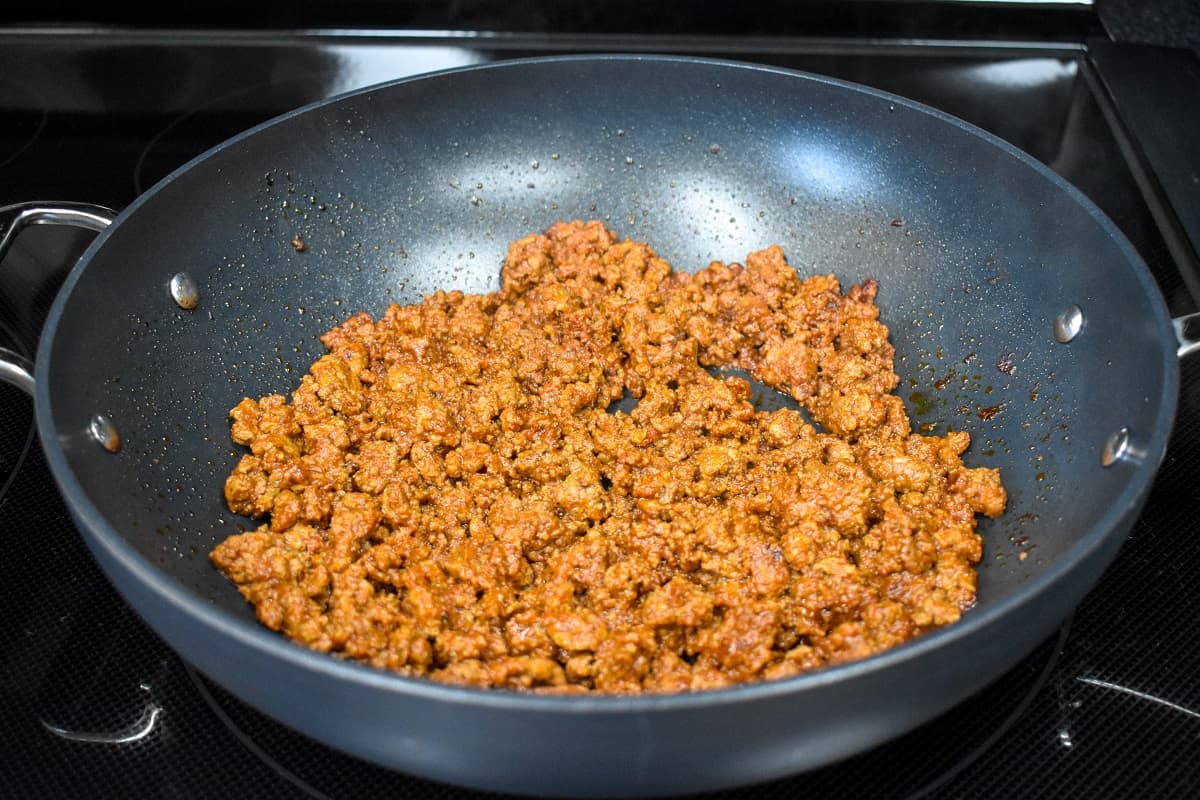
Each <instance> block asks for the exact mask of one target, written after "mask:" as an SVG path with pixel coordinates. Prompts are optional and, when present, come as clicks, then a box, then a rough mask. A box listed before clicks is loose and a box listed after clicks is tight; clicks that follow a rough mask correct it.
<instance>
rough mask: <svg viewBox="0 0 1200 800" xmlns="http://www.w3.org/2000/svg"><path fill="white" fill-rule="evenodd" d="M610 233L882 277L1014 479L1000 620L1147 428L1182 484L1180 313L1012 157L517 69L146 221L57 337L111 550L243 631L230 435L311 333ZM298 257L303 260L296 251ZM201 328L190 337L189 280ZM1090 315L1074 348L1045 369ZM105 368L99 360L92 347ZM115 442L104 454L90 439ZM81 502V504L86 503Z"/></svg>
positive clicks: (846, 277)
mask: <svg viewBox="0 0 1200 800" xmlns="http://www.w3.org/2000/svg"><path fill="white" fill-rule="evenodd" d="M559 219H601V220H604V221H605V222H606V223H607V224H608V225H609V226H610V227H611V228H613V229H614V230H616V231H617V232H618V233H619V234H620V235H621V236H623V237H629V238H637V239H641V240H645V241H648V242H650V243H651V245H652V246H654V247H655V248H656V249H657V250H658V252H659V253H660V254H661V255H662V256H664V257H665V258H666V259H667V260H668V261H670V262H671V263H672V264H673V265H675V266H676V267H677V268H681V269H687V270H694V269H697V268H700V267H703V266H704V265H706V264H707V263H708V262H709V261H711V260H714V259H721V260H726V261H732V260H741V259H742V258H743V257H744V256H745V254H746V253H747V252H749V251H752V250H756V249H760V248H762V247H766V246H768V245H770V244H776V243H778V244H780V245H782V247H783V248H784V250H785V252H786V253H787V255H788V258H789V261H790V262H791V263H792V264H793V265H794V266H795V267H796V268H797V270H799V271H800V272H801V273H802V274H805V275H807V274H812V273H816V272H821V273H826V272H832V273H835V274H836V275H838V276H839V278H840V279H841V280H842V282H843V285H844V286H849V285H850V284H851V283H856V282H860V281H862V280H865V279H867V278H875V279H877V280H878V281H879V283H880V287H881V288H880V293H879V305H880V307H881V309H882V312H883V316H884V319H885V321H886V322H888V324H889V325H890V327H891V331H892V339H893V343H894V344H895V346H896V350H897V359H898V360H897V371H898V372H899V374H900V376H901V386H900V392H901V394H902V396H903V397H904V399H905V401H906V404H907V406H908V408H909V411H910V414H912V416H913V418H914V421H915V423H916V424H918V425H924V426H926V429H927V430H930V431H933V432H937V433H943V432H945V431H946V430H947V429H949V428H953V429H956V430H967V431H969V432H970V433H971V435H972V437H973V444H972V447H971V450H970V451H969V453H968V455H967V461H968V463H969V464H971V465H973V466H995V467H999V468H1000V469H1001V470H1002V474H1003V478H1004V481H1005V484H1006V486H1007V488H1008V490H1009V494H1010V504H1009V511H1008V513H1007V514H1006V515H1005V516H1004V517H1003V518H1002V519H1000V520H998V521H995V522H990V521H985V522H984V523H983V526H982V530H983V532H984V534H985V537H986V553H985V561H984V564H983V565H982V568H981V573H980V574H981V581H980V593H979V608H980V609H985V608H987V607H989V606H992V605H995V604H997V603H999V602H1002V601H1003V600H1004V599H1005V598H1008V597H1011V596H1012V595H1014V594H1015V593H1018V592H1020V591H1021V589H1022V587H1023V586H1025V585H1026V584H1027V583H1028V582H1029V581H1030V580H1031V579H1033V578H1035V577H1037V576H1038V575H1040V574H1042V573H1044V572H1045V571H1047V570H1050V569H1053V568H1055V567H1056V565H1058V564H1059V563H1060V562H1061V561H1062V560H1063V559H1064V558H1067V557H1068V555H1069V552H1068V551H1069V550H1070V548H1071V547H1072V546H1073V545H1075V544H1076V543H1078V542H1080V541H1081V540H1082V539H1083V538H1084V537H1087V536H1089V535H1093V536H1094V535H1096V533H1095V529H1096V526H1097V525H1098V524H1100V523H1101V522H1102V520H1104V519H1105V514H1106V513H1108V512H1109V510H1110V506H1111V504H1112V502H1113V500H1114V498H1118V497H1119V496H1121V494H1122V492H1123V491H1125V490H1126V489H1127V487H1128V486H1130V485H1131V484H1132V483H1137V482H1142V483H1143V484H1144V483H1145V482H1146V481H1148V477H1146V476H1145V474H1144V473H1145V471H1146V470H1149V469H1152V468H1153V466H1154V465H1155V464H1156V463H1157V462H1156V458H1157V455H1156V454H1155V453H1154V452H1151V453H1150V455H1149V459H1148V460H1150V461H1151V462H1153V463H1149V464H1144V465H1143V466H1141V467H1138V466H1137V465H1134V464H1130V463H1119V464H1117V465H1116V466H1115V467H1113V468H1110V469H1105V468H1104V467H1102V466H1101V465H1100V459H1099V452H1100V448H1101V445H1102V443H1103V440H1104V438H1105V437H1106V436H1107V435H1108V434H1109V433H1111V432H1113V431H1116V430H1118V429H1119V428H1122V427H1128V428H1129V429H1130V430H1131V431H1132V432H1134V435H1135V436H1137V437H1140V441H1143V442H1146V443H1147V444H1148V445H1149V446H1150V447H1151V449H1152V450H1153V448H1154V447H1157V448H1158V455H1161V446H1162V441H1160V440H1165V433H1164V432H1163V430H1162V429H1163V427H1164V426H1165V425H1167V424H1168V423H1167V422H1166V420H1164V419H1162V418H1161V416H1162V410H1161V409H1162V404H1161V402H1160V397H1161V394H1162V392H1163V391H1164V386H1167V385H1168V383H1169V364H1170V361H1169V358H1167V357H1164V352H1166V349H1165V348H1164V344H1163V340H1162V333H1163V324H1164V317H1163V312H1162V310H1161V301H1160V300H1159V299H1158V298H1157V297H1156V296H1155V295H1154V293H1153V290H1152V289H1150V288H1149V286H1148V284H1147V279H1146V278H1145V277H1144V271H1139V268H1138V267H1137V264H1136V256H1134V255H1133V253H1132V250H1131V249H1130V248H1129V247H1128V245H1126V244H1124V242H1123V240H1120V239H1119V238H1117V235H1116V234H1115V231H1114V229H1113V228H1112V226H1111V225H1109V224H1107V223H1105V222H1104V221H1103V220H1102V219H1101V218H1100V217H1099V216H1098V214H1097V213H1096V212H1094V211H1093V210H1091V207H1090V206H1088V205H1085V204H1084V203H1083V202H1081V200H1080V197H1079V196H1078V195H1077V194H1076V193H1074V192H1073V191H1068V190H1066V189H1065V188H1064V186H1063V185H1062V184H1061V183H1059V182H1057V181H1055V180H1053V179H1051V178H1050V177H1049V176H1048V173H1046V172H1044V171H1042V170H1040V169H1037V168H1035V167H1034V166H1032V165H1031V164H1030V163H1029V162H1028V161H1026V160H1025V159H1023V158H1022V157H1021V156H1019V155H1018V154H1016V153H1015V152H1013V151H1011V150H1010V149H1008V148H1006V147H1002V146H999V145H997V144H995V143H994V142H993V141H991V140H989V139H986V138H983V137H981V136H980V135H978V133H977V132H975V131H973V130H972V129H968V128H966V127H965V126H962V125H960V124H956V123H953V122H950V121H948V120H947V119H946V118H944V117H941V116H940V115H936V114H932V113H930V112H929V111H928V110H926V109H923V108H920V107H917V106H914V105H912V104H909V103H906V102H903V101H899V100H896V99H895V98H889V97H887V96H883V95H880V94H877V93H874V92H870V91H862V90H857V89H852V88H847V86H845V85H844V84H839V83H836V82H831V81H826V80H823V79H817V78H813V77H806V76H799V75H796V74H794V73H792V74H789V73H784V72H780V71H773V70H765V69H759V68H748V67H735V66H730V65H720V64H715V63H698V62H693V61H686V60H656V59H581V60H576V61H570V60H568V61H557V62H553V61H545V62H532V63H524V64H512V65H507V66H503V67H500V68H492V69H486V70H468V71H462V72H457V73H450V74H444V75H439V76H434V77H429V78H426V79H422V80H416V81H407V82H401V83H398V84H394V85H390V86H387V87H383V88H378V89H375V90H371V91H367V92H365V93H359V94H354V95H350V96H347V97H345V98H343V99H340V100H338V101H336V102H332V103H330V104H325V105H322V106H319V107H316V108H313V109H309V110H306V111H303V112H302V113H297V114H293V115H290V116H288V117H286V118H283V119H281V120H280V121H277V122H276V123H274V124H270V125H268V126H266V127H263V128H261V129H258V130H256V131H254V132H251V133H250V134H248V135H245V136H243V137H240V138H239V139H237V140H235V141H234V142H232V143H231V144H228V145H226V146H223V147H221V148H218V149H217V150H215V151H213V152H211V153H210V154H208V155H206V156H204V157H202V158H201V159H200V160H199V161H198V162H196V163H193V164H192V165H191V166H190V167H188V168H186V169H184V170H182V171H181V172H179V173H177V174H176V175H174V176H173V177H171V178H169V179H167V180H166V181H165V182H164V183H162V184H160V185H159V186H157V187H156V188H155V189H153V190H152V191H151V192H149V193H148V194H147V195H145V196H143V197H142V198H141V199H140V200H139V201H138V202H137V203H136V204H135V206H134V207H132V208H131V209H129V210H128V211H127V212H126V213H125V214H124V215H123V216H122V218H121V220H120V221H119V222H118V224H116V225H115V226H114V227H113V228H112V229H111V230H110V231H109V232H108V233H107V234H106V235H105V236H104V237H103V238H102V240H101V241H100V242H99V243H98V244H99V246H98V247H96V248H94V249H93V250H92V251H90V255H89V256H87V257H85V260H84V263H83V264H81V267H80V268H79V269H78V270H77V271H76V273H75V275H74V276H73V278H72V280H71V281H70V282H69V285H68V289H67V291H66V292H65V293H64V296H63V298H61V299H60V305H61V313H60V314H59V316H58V318H57V325H56V328H55V329H54V330H52V331H50V334H51V335H52V339H51V340H50V341H51V343H50V345H49V346H48V347H44V348H43V353H44V354H45V353H47V352H48V354H49V366H48V369H47V372H46V374H47V375H48V393H49V398H50V400H49V404H50V405H49V407H50V411H51V421H50V424H52V425H53V427H54V429H55V431H56V434H57V438H56V439H55V440H54V441H49V442H48V443H47V446H48V447H49V448H52V449H53V448H58V449H60V450H61V452H62V454H63V456H64V457H65V460H66V463H67V464H68V465H69V467H70V470H71V471H72V472H73V474H74V476H75V479H76V480H77V481H78V484H79V487H80V489H81V490H82V492H83V493H84V494H86V497H87V500H88V502H90V504H92V505H93V506H94V507H95V509H96V511H97V512H98V514H99V515H100V516H101V517H102V520H103V523H102V525H101V526H100V531H99V533H98V534H97V535H100V536H110V537H119V538H120V539H122V540H123V541H124V542H125V543H127V544H128V545H129V546H131V547H132V548H134V549H135V550H136V551H137V552H138V553H139V554H141V556H143V557H144V558H145V559H146V560H147V561H148V562H149V563H150V564H152V565H154V566H155V567H156V568H157V569H159V570H161V571H162V572H163V573H165V574H166V575H168V576H170V578H171V579H173V580H174V581H175V582H176V583H177V584H178V585H180V586H182V587H184V588H185V589H186V590H187V591H189V592H191V593H194V594H195V595H196V596H198V597H200V598H203V599H204V600H205V601H207V602H209V603H212V604H215V605H216V606H218V607H220V608H222V609H225V610H227V611H229V612H231V613H233V614H236V615H238V616H240V617H242V618H244V619H246V620H247V621H251V620H252V619H253V614H252V612H251V610H250V609H249V607H248V606H246V604H245V603H244V602H243V601H242V600H241V598H240V596H239V595H238V594H237V592H236V591H235V590H234V588H233V587H232V585H230V584H229V583H228V582H227V581H226V580H225V579H224V578H223V577H222V576H221V575H219V574H218V573H217V572H216V571H215V570H214V569H213V567H212V566H211V565H210V563H209V561H208V553H209V551H210V550H211V549H212V547H213V546H214V545H215V544H216V543H217V542H218V541H220V540H221V539H222V538H223V537H225V536H226V535H228V534H230V533H233V532H236V531H238V530H241V529H246V528H248V527H252V526H253V525H255V524H256V523H254V522H252V521H250V520H247V519H242V518H238V517H236V516H234V515H233V514H231V513H230V512H229V511H228V510H227V509H226V507H225V505H224V502H223V498H222V486H223V482H224V479H225V477H226V475H227V474H228V472H229V470H230V469H231V468H232V466H233V465H234V464H235V463H236V461H237V459H238V458H239V456H240V453H239V452H238V451H237V448H235V447H234V446H233V445H232V444H231V442H230V440H229V429H228V418H227V413H228V410H229V409H230V408H232V407H233V406H234V405H235V404H236V403H237V402H238V401H239V400H240V399H241V398H243V397H245V396H255V397H257V396H261V395H263V394H268V393H287V392H289V391H291V389H292V388H294V387H295V385H296V384H297V383H298V381H299V379H300V376H301V375H302V374H303V373H304V371H305V370H306V368H307V366H308V365H309V364H310V363H311V362H312V361H313V360H314V359H315V358H316V357H317V356H319V355H320V354H321V353H322V352H323V350H322V347H321V345H320V342H319V341H318V337H319V336H320V334H321V333H323V332H324V331H326V330H328V329H329V328H331V327H332V326H334V325H335V324H337V323H338V322H340V321H341V320H343V319H344V318H345V317H347V316H349V315H351V314H353V313H355V312H357V311H360V310H366V311H369V312H371V313H372V314H379V313H381V312H382V311H383V309H384V308H385V307H386V305H387V304H388V303H390V302H402V303H403V302H411V301H415V300H418V299H419V298H421V297H422V296H424V295H425V294H427V293H429V292H431V291H434V290H436V289H460V290H463V291H467V292H484V291H490V290H492V289H494V288H496V287H497V286H498V279H499V265H500V263H501V260H502V258H503V255H504V252H505V248H506V245H507V243H508V242H509V241H511V240H513V239H515V238H518V237H520V236H522V235H524V234H527V233H529V232H533V231H537V230H541V229H544V228H546V227H547V226H548V225H550V224H551V223H552V222H554V221H556V220H559ZM296 237H300V238H302V239H303V241H304V248H303V251H301V250H300V249H299V248H298V247H297V246H295V242H294V240H295V239H296ZM179 272H186V273H188V274H189V275H191V276H192V277H193V278H194V279H195V281H196V283H197V285H198V286H199V291H200V302H199V305H198V306H197V307H196V308H195V309H194V310H190V311H186V310H183V309H181V308H179V307H178V306H177V305H176V304H175V303H174V302H173V301H172V298H171V295H170V293H169V288H168V287H169V283H170V281H171V278H172V276H174V275H175V274H176V273H179ZM1070 305H1078V306H1079V307H1080V308H1081V309H1083V312H1084V314H1085V318H1086V324H1085V327H1084V331H1083V333H1082V334H1081V335H1080V336H1079V337H1077V338H1076V339H1075V340H1074V341H1072V342H1070V343H1068V344H1062V343H1059V342H1058V341H1056V340H1055V337H1054V333H1053V325H1054V319H1055V316H1056V314H1058V313H1059V312H1060V311H1061V310H1063V309H1064V308H1066V307H1068V306H1070ZM97 342H102V343H103V348H102V349H98V348H97V346H96V343H97ZM96 413H103V414H105V415H107V416H108V417H109V418H110V419H112V420H113V422H114V423H115V425H116V426H117V428H118V429H119V431H120V434H121V440H122V443H123V446H122V449H121V450H120V452H119V453H117V454H116V455H112V454H109V453H107V452H105V451H104V450H102V449H101V448H99V447H97V446H95V444H94V443H93V442H92V441H91V440H90V439H89V438H88V437H87V434H86V431H87V428H88V424H89V420H90V419H91V417H92V416H93V415H94V414H96ZM70 491H71V490H70V488H69V487H68V493H70Z"/></svg>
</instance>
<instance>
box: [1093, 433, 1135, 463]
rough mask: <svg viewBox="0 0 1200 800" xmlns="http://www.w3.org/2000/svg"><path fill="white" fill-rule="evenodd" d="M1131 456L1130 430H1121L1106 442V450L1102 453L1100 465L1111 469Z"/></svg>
mask: <svg viewBox="0 0 1200 800" xmlns="http://www.w3.org/2000/svg"><path fill="white" fill-rule="evenodd" d="M1130 454H1131V451H1130V447H1129V428H1121V430H1119V431H1117V432H1116V433H1114V434H1113V435H1112V436H1109V437H1108V440H1107V441H1105V442H1104V449H1103V450H1101V451H1100V463H1101V464H1103V465H1104V466H1106V467H1111V466H1112V465H1113V464H1115V463H1117V462H1118V461H1120V460H1122V459H1124V458H1127V457H1128V456H1129V455H1130Z"/></svg>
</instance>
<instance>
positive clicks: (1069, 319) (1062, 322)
mask: <svg viewBox="0 0 1200 800" xmlns="http://www.w3.org/2000/svg"><path fill="white" fill-rule="evenodd" d="M1081 330H1083V309H1081V308H1080V307H1079V306H1077V305H1073V304H1072V305H1069V306H1067V307H1066V308H1065V309H1063V310H1062V311H1061V312H1059V314H1058V316H1057V317H1055V318H1054V338H1055V339H1058V340H1059V341H1060V342H1062V343H1063V344H1066V343H1067V342H1069V341H1071V340H1072V339H1074V338H1075V337H1076V336H1078V335H1079V332H1080V331H1081Z"/></svg>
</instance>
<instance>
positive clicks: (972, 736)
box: [188, 621, 1070, 800]
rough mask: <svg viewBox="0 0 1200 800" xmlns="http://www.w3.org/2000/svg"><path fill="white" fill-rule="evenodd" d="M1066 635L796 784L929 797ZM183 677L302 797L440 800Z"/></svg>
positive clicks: (838, 791)
mask: <svg viewBox="0 0 1200 800" xmlns="http://www.w3.org/2000/svg"><path fill="white" fill-rule="evenodd" d="M1069 629H1070V622H1069V621H1068V622H1067V623H1066V624H1065V625H1064V626H1063V627H1062V628H1061V629H1060V630H1059V632H1058V634H1056V635H1055V636H1052V637H1051V638H1050V639H1048V640H1046V641H1045V642H1043V643H1042V644H1041V645H1040V646H1039V647H1038V648H1037V649H1035V650H1034V651H1033V653H1031V654H1030V655H1029V656H1028V657H1026V658H1025V659H1024V660H1023V661H1021V662H1020V663H1019V664H1018V665H1017V666H1016V667H1014V668H1013V669H1011V670H1010V671H1009V672H1008V673H1006V674H1005V675H1004V676H1003V677H1002V678H1000V679H999V680H998V681H996V682H995V683H993V684H992V685H990V686H988V687H987V688H985V689H984V690H983V691H981V692H980V693H979V694H977V695H975V696H974V697H972V698H971V699H970V700H968V701H966V702H965V703H963V704H962V705H960V706H958V707H957V708H955V709H953V710H951V711H949V712H947V713H946V714H944V715H943V716H941V717H938V718H937V719H935V720H933V721H932V722H929V723H927V724H925V725H924V726H922V727H920V728H918V729H917V730H915V731H913V732H911V733H909V734H907V735H905V736H902V737H900V738H899V739H896V740H893V741H891V742H888V743H886V744H883V745H881V746H880V747H878V748H876V749H875V750H872V751H869V752H867V753H864V754H861V755H858V756H855V757H854V758H852V759H850V760H849V761H847V762H843V763H840V764H835V765H832V766H830V767H825V768H823V769H819V770H816V771H813V772H810V773H808V774H806V775H805V777H804V784H805V786H806V787H808V788H809V789H811V790H812V793H813V796H818V797H820V796H825V795H829V796H836V795H841V796H849V797H856V796H860V795H862V796H867V795H869V793H870V791H871V790H872V789H873V788H876V787H878V786H880V785H885V784H883V783H881V780H883V774H884V773H885V772H886V773H887V778H886V780H887V784H886V785H890V786H893V787H894V788H895V795H894V796H896V797H904V798H908V799H909V800H915V798H921V797H925V796H928V795H930V794H932V793H934V792H935V791H936V790H937V789H938V788H939V787H940V786H943V785H945V784H946V783H949V782H950V781H951V780H953V779H954V778H955V777H956V776H957V775H958V774H959V773H961V772H962V771H963V770H965V769H966V768H967V767H968V766H970V765H971V764H972V763H974V762H975V761H977V760H978V759H980V758H982V757H983V756H984V755H986V754H987V752H988V750H989V749H990V748H991V747H992V746H993V745H995V743H996V742H998V741H999V740H1000V739H1001V738H1002V737H1003V735H1004V734H1005V733H1006V732H1007V731H1009V730H1010V729H1011V728H1012V727H1013V726H1014V725H1016V724H1017V722H1018V721H1019V720H1020V719H1021V718H1022V717H1023V716H1024V715H1025V714H1026V713H1027V712H1028V711H1029V709H1030V706H1031V705H1033V703H1034V700H1035V699H1036V698H1037V697H1038V696H1039V695H1040V694H1041V693H1042V691H1043V689H1045V688H1046V682H1047V679H1048V678H1049V676H1050V675H1051V673H1053V671H1054V669H1055V667H1056V666H1057V664H1058V661H1059V655H1060V654H1061V653H1062V651H1063V648H1064V645H1065V644H1066V640H1067V637H1068V635H1069ZM188 674H189V675H190V676H191V679H192V681H193V683H194V684H195V686H196V689H197V691H198V692H199V693H200V695H201V696H202V697H203V698H204V700H205V702H206V703H207V704H208V706H209V708H210V709H211V711H212V712H213V714H214V715H215V716H216V717H217V718H218V719H219V720H220V721H221V723H222V724H224V725H225V726H226V727H227V728H228V729H229V731H230V732H231V733H232V734H233V736H234V737H235V738H236V739H237V741H238V742H239V743H240V744H241V745H242V746H243V747H244V748H245V749H246V750H247V751H248V752H250V753H251V754H253V755H254V756H256V757H257V758H258V759H259V760H260V761H262V762H263V763H264V764H265V765H266V766H267V767H269V768H270V769H271V770H272V772H274V773H275V774H276V775H277V776H278V777H280V778H281V779H283V780H285V781H287V782H288V783H290V784H292V785H293V786H294V787H295V788H297V789H298V790H300V791H301V792H303V793H304V794H305V795H306V796H309V797H313V798H331V797H338V796H343V795H345V796H358V795H359V794H360V790H361V793H363V794H366V793H368V791H367V790H369V793H373V794H376V795H379V794H382V795H385V796H393V797H409V798H413V800H421V798H430V799H432V798H435V797H445V796H447V795H446V787H444V786H443V785H441V784H438V783H433V782H431V781H426V780H422V779H420V778H415V777H412V776H409V775H405V774H402V773H398V772H393V771H391V770H388V769H385V768H383V767H379V766H376V765H374V764H370V763H367V762H364V761H360V760H359V759H356V758H354V757H352V756H349V755H345V754H343V753H340V752H338V751H336V750H332V749H330V748H328V747H325V746H324V745H321V744H319V743H317V742H314V741H312V740H311V739H308V738H307V737H305V736H303V735H301V734H298V733H296V732H295V731H293V730H291V729H290V728H288V727H286V726H284V725H282V724H280V723H278V722H276V721H275V720H273V719H271V718H270V717H267V716H265V715H263V714H261V713H259V712H258V711H255V710H254V709H253V708H251V707H250V706H247V705H245V704H244V703H242V702H241V701H239V700H238V699H237V698H235V697H233V696H232V695H230V694H229V693H228V692H226V691H224V690H223V689H221V688H220V687H219V686H217V685H216V684H215V683H213V682H212V681H210V680H208V679H207V678H204V677H203V676H201V675H200V674H199V673H198V672H197V671H196V670H195V669H192V668H191V667H188ZM848 781H849V782H850V783H849V784H848V783H847V782H848ZM381 790H382V791H381ZM794 791H795V785H794V783H793V782H792V781H789V780H787V779H784V780H781V781H776V782H774V783H769V784H764V785H762V786H759V787H756V788H755V789H754V792H753V796H754V797H756V798H766V800H769V798H772V797H776V796H778V797H780V798H783V797H791V796H794V795H793V793H794ZM716 796H718V797H728V798H730V799H731V800H732V798H735V797H740V796H742V794H741V793H740V792H739V791H737V790H731V791H728V792H721V793H719V794H718V795H716ZM747 796H749V795H747Z"/></svg>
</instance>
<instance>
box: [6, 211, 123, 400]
mask: <svg viewBox="0 0 1200 800" xmlns="http://www.w3.org/2000/svg"><path fill="white" fill-rule="evenodd" d="M116 216H117V212H115V211H113V210H112V209H108V208H105V207H104V206H97V205H92V204H91V203H46V202H33V203H17V204H15V205H11V206H4V207H3V208H0V261H3V260H4V254H5V253H6V252H8V248H9V245H11V244H12V243H13V240H14V239H16V237H17V234H18V233H20V232H21V230H22V229H23V228H25V227H26V226H27V225H70V226H72V227H75V228H86V229H88V230H90V231H96V232H97V233H99V232H100V231H102V230H104V229H105V228H107V227H108V226H109V225H110V224H112V221H113V220H114V219H115V218H116ZM0 381H4V382H5V383H11V384H12V385H13V386H16V387H18V388H20V389H24V390H25V391H26V392H28V393H29V394H31V395H32V394H33V389H34V381H33V362H32V361H30V360H29V359H27V358H25V356H22V355H20V354H19V353H14V352H13V351H11V350H7V349H5V348H3V347H0Z"/></svg>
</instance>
